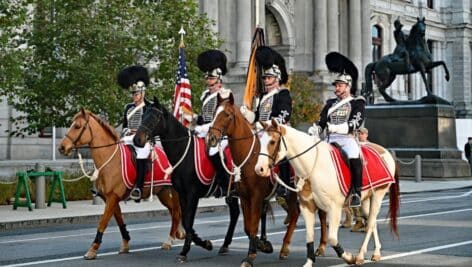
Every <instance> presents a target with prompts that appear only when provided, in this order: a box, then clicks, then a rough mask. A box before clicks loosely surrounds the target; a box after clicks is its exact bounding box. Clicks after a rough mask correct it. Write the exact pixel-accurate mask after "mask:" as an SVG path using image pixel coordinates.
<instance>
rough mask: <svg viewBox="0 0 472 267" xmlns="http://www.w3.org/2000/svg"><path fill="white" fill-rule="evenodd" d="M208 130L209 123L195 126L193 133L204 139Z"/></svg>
mask: <svg viewBox="0 0 472 267" xmlns="http://www.w3.org/2000/svg"><path fill="white" fill-rule="evenodd" d="M208 130H210V123H207V124H203V125H197V126H195V133H196V134H197V136H198V137H205V136H206V135H207V133H208Z"/></svg>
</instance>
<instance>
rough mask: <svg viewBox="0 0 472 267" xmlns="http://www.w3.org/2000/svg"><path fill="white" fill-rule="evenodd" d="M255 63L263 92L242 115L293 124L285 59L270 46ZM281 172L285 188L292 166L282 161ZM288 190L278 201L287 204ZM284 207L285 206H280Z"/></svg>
mask: <svg viewBox="0 0 472 267" xmlns="http://www.w3.org/2000/svg"><path fill="white" fill-rule="evenodd" d="M256 63H257V64H258V65H259V66H261V67H262V80H263V83H264V91H263V92H262V94H261V95H260V96H259V97H258V98H254V103H253V110H252V111H250V110H249V109H248V108H247V107H246V106H242V107H241V113H242V114H243V115H244V116H245V117H246V119H247V120H248V121H249V122H250V123H251V124H252V123H254V122H255V121H267V120H271V119H272V118H275V119H276V120H277V121H278V122H279V123H282V124H287V125H289V124H290V116H291V114H292V97H291V96H290V91H289V90H288V89H287V88H286V87H284V86H283V85H284V84H286V83H287V81H288V74H287V69H286V67H285V60H284V58H283V57H282V56H281V55H280V54H279V53H277V52H276V51H275V50H273V49H272V48H270V47H267V46H261V47H259V48H257V50H256ZM279 173H280V177H281V178H282V180H283V182H284V183H285V184H286V185H289V184H290V164H289V163H288V162H287V161H282V163H280V164H279ZM285 197H286V189H285V188H283V187H279V188H278V189H277V197H276V198H277V200H278V201H279V203H284V201H283V200H284V199H285ZM281 205H283V204H281Z"/></svg>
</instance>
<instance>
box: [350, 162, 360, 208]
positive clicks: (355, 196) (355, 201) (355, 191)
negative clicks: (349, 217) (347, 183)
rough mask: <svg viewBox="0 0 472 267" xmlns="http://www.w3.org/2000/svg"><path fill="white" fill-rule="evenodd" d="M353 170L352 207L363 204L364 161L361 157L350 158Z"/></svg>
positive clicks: (351, 169)
mask: <svg viewBox="0 0 472 267" xmlns="http://www.w3.org/2000/svg"><path fill="white" fill-rule="evenodd" d="M349 165H350V171H351V180H352V185H351V204H350V205H349V206H350V207H351V208H355V207H359V206H360V205H361V191H362V161H361V159H349Z"/></svg>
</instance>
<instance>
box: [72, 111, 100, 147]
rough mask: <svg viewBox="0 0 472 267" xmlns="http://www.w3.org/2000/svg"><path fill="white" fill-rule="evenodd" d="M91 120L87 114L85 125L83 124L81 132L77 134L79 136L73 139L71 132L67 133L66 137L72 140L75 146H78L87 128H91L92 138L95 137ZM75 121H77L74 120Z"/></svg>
mask: <svg viewBox="0 0 472 267" xmlns="http://www.w3.org/2000/svg"><path fill="white" fill-rule="evenodd" d="M89 120H90V116H89V115H87V116H85V125H84V126H82V129H81V130H80V133H79V135H78V136H77V138H75V140H74V139H72V137H70V136H69V133H66V135H65V136H66V137H67V138H68V139H69V140H70V141H71V142H72V144H73V145H74V147H76V146H77V143H78V142H79V140H80V138H82V135H83V134H84V132H85V129H89V131H90V136H92V139H93V134H92V129H90V126H89ZM74 123H75V122H74Z"/></svg>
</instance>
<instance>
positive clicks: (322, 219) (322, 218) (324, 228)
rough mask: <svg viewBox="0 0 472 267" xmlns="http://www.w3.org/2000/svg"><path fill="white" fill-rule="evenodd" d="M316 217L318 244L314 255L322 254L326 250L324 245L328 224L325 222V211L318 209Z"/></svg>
mask: <svg viewBox="0 0 472 267" xmlns="http://www.w3.org/2000/svg"><path fill="white" fill-rule="evenodd" d="M318 217H319V218H320V232H321V235H320V244H319V245H318V248H317V249H316V252H315V255H316V256H324V255H325V252H326V245H327V244H328V224H327V223H326V212H325V211H323V210H318Z"/></svg>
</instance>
